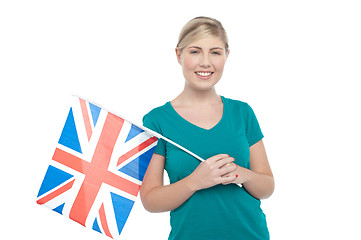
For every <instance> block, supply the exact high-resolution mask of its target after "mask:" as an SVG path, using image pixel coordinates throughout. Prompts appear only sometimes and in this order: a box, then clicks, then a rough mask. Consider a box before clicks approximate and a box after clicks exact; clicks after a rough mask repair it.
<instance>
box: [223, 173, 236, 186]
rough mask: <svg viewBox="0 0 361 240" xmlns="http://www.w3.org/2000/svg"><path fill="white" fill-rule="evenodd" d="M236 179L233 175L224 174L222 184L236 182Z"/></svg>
mask: <svg viewBox="0 0 361 240" xmlns="http://www.w3.org/2000/svg"><path fill="white" fill-rule="evenodd" d="M236 180H237V178H236V176H235V175H229V176H225V177H222V184H223V185H227V184H231V183H236Z"/></svg>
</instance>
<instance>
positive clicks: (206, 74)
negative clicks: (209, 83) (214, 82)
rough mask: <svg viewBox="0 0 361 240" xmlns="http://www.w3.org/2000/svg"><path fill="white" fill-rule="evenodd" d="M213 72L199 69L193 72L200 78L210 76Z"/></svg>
mask: <svg viewBox="0 0 361 240" xmlns="http://www.w3.org/2000/svg"><path fill="white" fill-rule="evenodd" d="M213 73H214V72H208V71H207V72H204V71H201V72H195V74H196V75H197V76H198V77H200V78H202V79H208V78H210V77H211V76H212V75H213Z"/></svg>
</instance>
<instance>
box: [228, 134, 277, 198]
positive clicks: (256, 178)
mask: <svg viewBox="0 0 361 240" xmlns="http://www.w3.org/2000/svg"><path fill="white" fill-rule="evenodd" d="M249 161H250V165H251V170H249V169H246V168H243V167H240V166H237V169H236V170H235V171H234V172H233V173H231V174H229V175H236V176H238V177H237V178H236V180H235V181H233V182H229V183H242V184H243V186H244V188H245V189H246V190H247V191H248V192H249V193H250V194H251V195H252V196H253V197H255V198H258V199H265V198H268V197H270V196H271V195H272V193H273V191H274V186H275V184H274V179H273V174H272V171H271V167H270V165H269V162H268V159H267V154H266V150H265V147H264V144H263V141H262V140H261V141H259V142H257V143H255V144H254V145H252V146H251V147H250V158H249ZM229 175H226V176H229ZM227 184H228V183H227Z"/></svg>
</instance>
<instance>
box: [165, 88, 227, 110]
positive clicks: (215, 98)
mask: <svg viewBox="0 0 361 240" xmlns="http://www.w3.org/2000/svg"><path fill="white" fill-rule="evenodd" d="M220 101H221V99H220V96H219V95H218V94H217V93H216V89H215V88H214V87H212V88H211V89H207V90H198V89H194V88H189V87H187V86H185V87H184V90H183V91H182V93H181V94H180V95H179V96H178V97H176V98H175V99H174V100H173V101H172V103H173V104H175V105H183V106H193V107H196V106H204V105H209V104H217V103H219V102H220Z"/></svg>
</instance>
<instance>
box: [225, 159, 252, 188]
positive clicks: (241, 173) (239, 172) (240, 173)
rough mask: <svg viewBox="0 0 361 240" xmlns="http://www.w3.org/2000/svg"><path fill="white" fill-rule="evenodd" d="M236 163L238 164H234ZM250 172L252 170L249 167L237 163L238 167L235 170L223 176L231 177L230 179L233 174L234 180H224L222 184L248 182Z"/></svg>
mask: <svg viewBox="0 0 361 240" xmlns="http://www.w3.org/2000/svg"><path fill="white" fill-rule="evenodd" d="M234 165H236V164H234ZM249 172H250V170H248V169H247V168H243V167H240V166H238V165H236V168H235V170H234V171H233V172H229V173H227V174H225V175H223V176H222V177H225V178H230V179H232V176H233V177H234V178H233V180H231V181H228V182H223V183H222V184H223V185H226V184H230V183H235V184H243V183H246V182H247V181H248V179H249Z"/></svg>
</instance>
